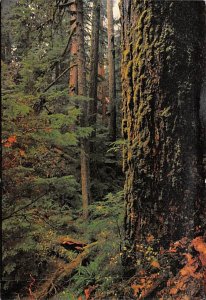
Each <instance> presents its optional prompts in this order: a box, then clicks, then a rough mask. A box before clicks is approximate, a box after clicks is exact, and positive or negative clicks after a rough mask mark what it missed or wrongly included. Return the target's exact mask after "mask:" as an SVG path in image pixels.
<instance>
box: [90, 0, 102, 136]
mask: <svg viewBox="0 0 206 300" xmlns="http://www.w3.org/2000/svg"><path fill="white" fill-rule="evenodd" d="M99 29H100V0H96V1H94V3H93V16H92V41H91V54H90V63H91V71H90V80H89V82H90V86H89V97H90V98H92V99H93V100H91V101H90V106H89V115H90V118H89V124H90V126H93V127H94V132H93V137H95V132H96V121H97V84H98V62H99Z"/></svg>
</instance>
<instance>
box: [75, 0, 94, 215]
mask: <svg viewBox="0 0 206 300" xmlns="http://www.w3.org/2000/svg"><path fill="white" fill-rule="evenodd" d="M76 3H77V29H76V32H77V43H78V52H77V61H78V95H80V96H85V97H86V95H87V90H86V67H85V61H86V56H85V48H84V30H83V28H84V27H83V2H82V0H77V1H76ZM81 126H82V127H85V126H88V105H87V101H83V104H82V116H81ZM81 183H82V203H83V217H84V218H85V219H86V218H87V217H88V205H89V202H90V200H91V195H90V168H89V141H88V139H86V138H82V139H81Z"/></svg>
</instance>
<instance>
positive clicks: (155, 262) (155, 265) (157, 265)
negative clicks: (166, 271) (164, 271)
mask: <svg viewBox="0 0 206 300" xmlns="http://www.w3.org/2000/svg"><path fill="white" fill-rule="evenodd" d="M151 266H152V267H154V268H157V269H160V264H159V263H158V261H157V260H153V261H152V262H151Z"/></svg>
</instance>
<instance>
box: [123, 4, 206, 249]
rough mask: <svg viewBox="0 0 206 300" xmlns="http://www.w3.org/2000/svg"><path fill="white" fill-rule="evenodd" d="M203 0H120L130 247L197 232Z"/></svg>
mask: <svg viewBox="0 0 206 300" xmlns="http://www.w3.org/2000/svg"><path fill="white" fill-rule="evenodd" d="M204 10H205V4H204V2H202V1H154V0H151V1H150V0H145V1H142V0H130V1H128V0H122V2H121V14H122V47H123V49H122V52H123V57H122V87H123V135H124V138H125V141H126V143H125V147H124V158H123V160H124V172H125V174H126V182H125V200H126V215H125V228H126V240H127V242H128V245H129V247H132V249H133V250H134V247H135V245H136V243H139V242H140V241H142V240H144V239H145V237H146V236H147V235H149V234H152V235H153V236H154V237H155V238H159V239H160V243H161V244H162V245H164V246H166V245H168V243H169V241H170V240H177V239H179V238H181V237H183V236H192V235H193V234H194V232H195V231H198V230H201V228H200V227H201V226H203V221H202V220H201V217H202V216H203V211H205V205H204V202H205V201H204V199H203V198H204V196H203V192H204V178H203V173H202V151H201V143H200V120H199V103H200V86H201V80H202V77H203V61H202V57H203V54H202V48H203V42H204V31H205V24H204Z"/></svg>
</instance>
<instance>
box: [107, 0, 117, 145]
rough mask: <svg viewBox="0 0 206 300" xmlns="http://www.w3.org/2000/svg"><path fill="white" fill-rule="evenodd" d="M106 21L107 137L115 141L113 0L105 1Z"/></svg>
mask: <svg viewBox="0 0 206 300" xmlns="http://www.w3.org/2000/svg"><path fill="white" fill-rule="evenodd" d="M107 19H108V65H109V101H110V103H109V113H110V118H109V137H110V139H111V140H112V141H115V140H116V80H115V47H114V19H113V0H107Z"/></svg>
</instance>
